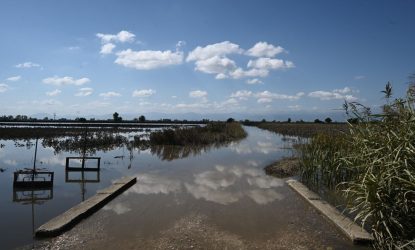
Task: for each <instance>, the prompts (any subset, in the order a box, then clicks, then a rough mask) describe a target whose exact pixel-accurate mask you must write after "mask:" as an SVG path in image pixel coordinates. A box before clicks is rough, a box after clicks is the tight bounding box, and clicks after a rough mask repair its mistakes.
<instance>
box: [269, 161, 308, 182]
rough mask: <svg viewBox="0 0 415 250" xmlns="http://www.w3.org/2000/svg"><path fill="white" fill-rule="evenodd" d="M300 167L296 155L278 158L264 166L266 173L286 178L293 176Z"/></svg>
mask: <svg viewBox="0 0 415 250" xmlns="http://www.w3.org/2000/svg"><path fill="white" fill-rule="evenodd" d="M299 169H300V166H299V160H298V158H297V157H286V158H282V159H281V160H278V161H276V162H274V163H272V164H270V165H268V166H266V167H265V168H264V170H265V173H266V174H267V175H272V176H275V177H278V178H287V177H290V176H294V175H296V174H297V173H298V171H299Z"/></svg>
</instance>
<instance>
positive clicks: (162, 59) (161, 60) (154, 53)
mask: <svg viewBox="0 0 415 250" xmlns="http://www.w3.org/2000/svg"><path fill="white" fill-rule="evenodd" d="M116 55H117V59H116V60H115V63H116V64H120V65H123V66H125V67H127V68H134V69H137V70H150V69H156V68H160V67H165V66H169V65H177V64H181V63H182V62H183V52H181V51H176V52H173V51H170V50H165V51H158V50H141V51H133V50H131V49H127V50H122V51H120V52H118V53H116Z"/></svg>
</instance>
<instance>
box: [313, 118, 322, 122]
mask: <svg viewBox="0 0 415 250" xmlns="http://www.w3.org/2000/svg"><path fill="white" fill-rule="evenodd" d="M314 123H323V122H322V121H320V119H315V120H314Z"/></svg>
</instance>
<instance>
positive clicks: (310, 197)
mask: <svg viewBox="0 0 415 250" xmlns="http://www.w3.org/2000/svg"><path fill="white" fill-rule="evenodd" d="M287 183H288V185H289V186H290V187H291V188H292V189H294V190H295V191H296V192H297V193H299V194H300V195H301V196H302V197H303V198H304V199H305V200H306V201H308V202H309V203H310V204H311V205H312V206H313V207H314V208H316V209H317V210H318V211H319V212H320V213H322V214H323V215H324V216H326V217H327V218H328V219H329V220H330V221H331V222H333V223H334V225H336V226H337V227H338V228H339V229H340V230H341V231H343V232H344V233H345V234H346V235H347V237H349V238H350V239H351V240H352V241H353V243H354V244H367V243H370V242H373V237H372V235H371V234H369V233H368V232H367V231H366V230H365V229H363V228H362V227H361V226H359V225H357V224H356V223H355V222H354V221H352V220H351V219H349V218H348V217H346V216H345V215H343V214H342V213H340V212H339V211H338V210H337V209H336V208H335V207H333V206H332V205H330V204H329V203H327V202H326V201H324V200H323V199H321V197H320V196H319V195H317V194H316V193H314V192H313V191H311V190H310V189H308V188H307V187H306V186H305V185H303V184H302V183H301V182H299V181H296V180H288V181H287Z"/></svg>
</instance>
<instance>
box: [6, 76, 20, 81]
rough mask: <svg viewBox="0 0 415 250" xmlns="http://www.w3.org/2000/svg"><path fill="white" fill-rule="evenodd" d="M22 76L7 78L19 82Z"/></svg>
mask: <svg viewBox="0 0 415 250" xmlns="http://www.w3.org/2000/svg"><path fill="white" fill-rule="evenodd" d="M21 78H22V77H21V76H11V77H9V78H7V79H6V80H7V81H10V82H17V81H19V80H20V79H21Z"/></svg>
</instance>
